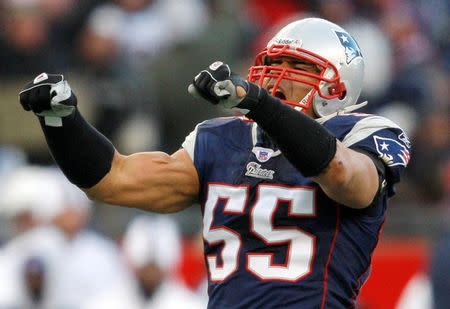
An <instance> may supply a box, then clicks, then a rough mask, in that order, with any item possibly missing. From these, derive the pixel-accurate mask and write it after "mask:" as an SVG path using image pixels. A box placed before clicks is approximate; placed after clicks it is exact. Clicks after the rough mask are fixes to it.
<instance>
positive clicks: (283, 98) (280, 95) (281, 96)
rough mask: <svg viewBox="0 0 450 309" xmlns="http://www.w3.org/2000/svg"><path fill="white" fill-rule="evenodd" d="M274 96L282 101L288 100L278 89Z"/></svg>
mask: <svg viewBox="0 0 450 309" xmlns="http://www.w3.org/2000/svg"><path fill="white" fill-rule="evenodd" d="M273 96H274V97H276V98H278V99H280V100H286V96H285V95H284V93H283V92H282V91H280V90H278V89H277V91H276V92H275V94H274V95H273Z"/></svg>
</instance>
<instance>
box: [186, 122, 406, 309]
mask: <svg viewBox="0 0 450 309" xmlns="http://www.w3.org/2000/svg"><path fill="white" fill-rule="evenodd" d="M322 125H323V126H325V127H326V128H327V129H328V130H329V131H330V132H331V133H332V134H334V135H335V136H336V137H337V138H338V139H339V140H340V141H342V142H343V143H344V144H345V145H346V146H348V147H351V148H353V149H356V150H358V149H359V150H362V151H365V152H371V153H373V154H374V155H376V156H378V157H379V158H381V160H382V161H383V162H384V163H385V165H386V169H387V173H386V174H387V175H386V176H387V190H385V193H384V195H383V196H382V197H381V198H379V199H378V200H377V203H376V204H375V205H373V206H371V207H369V208H367V209H363V210H355V209H351V208H348V207H345V206H343V205H340V204H338V203H337V202H335V201H333V200H331V199H330V198H328V197H327V196H326V195H325V193H324V192H323V191H322V190H321V189H320V187H319V186H318V185H317V184H316V183H314V182H312V181H311V180H310V179H309V178H306V177H304V176H303V175H302V174H301V173H300V172H299V171H298V170H296V169H295V168H294V167H293V166H292V165H291V164H290V162H289V161H288V160H287V159H286V158H285V157H284V156H283V154H282V153H281V152H280V151H279V150H278V149H277V147H276V145H274V144H273V142H272V141H271V139H270V138H269V137H268V136H267V135H266V134H265V133H264V132H263V131H262V130H261V129H260V128H259V127H258V126H257V124H256V123H255V122H249V121H245V120H244V119H243V118H239V117H230V118H218V119H213V120H208V121H205V122H203V123H201V124H199V125H197V127H196V128H195V130H194V131H193V132H192V133H191V134H190V135H189V136H188V137H187V138H186V140H185V142H184V143H183V147H184V148H185V149H186V150H187V151H188V153H189V155H190V156H191V158H192V159H193V162H194V165H195V167H196V169H197V171H198V174H199V177H200V184H201V190H200V195H199V200H200V202H201V205H202V212H203V237H204V248H205V261H206V265H207V268H208V274H209V287H208V294H209V308H349V307H350V308H351V307H353V306H354V304H355V299H356V296H357V295H358V292H359V290H360V288H361V285H362V284H363V283H364V281H365V280H366V279H367V276H368V274H369V269H370V260H371V255H372V252H373V250H374V248H375V246H376V244H377V241H378V235H379V232H380V229H381V226H382V224H383V222H384V217H385V210H386V203H387V199H388V197H389V196H391V195H393V194H394V188H393V186H394V184H395V183H396V182H398V181H399V179H400V174H401V172H402V170H403V169H404V168H405V167H406V165H407V163H408V160H409V147H410V145H409V142H408V139H407V137H406V135H405V133H404V132H403V131H402V130H401V129H400V128H399V127H398V126H397V125H395V124H394V123H393V122H391V121H389V120H387V119H385V118H382V117H379V116H373V115H367V114H346V115H338V116H335V117H332V118H330V119H327V120H324V121H322Z"/></svg>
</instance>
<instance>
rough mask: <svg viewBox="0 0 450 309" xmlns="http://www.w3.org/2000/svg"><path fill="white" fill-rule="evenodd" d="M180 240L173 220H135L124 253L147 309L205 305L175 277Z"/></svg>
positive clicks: (202, 306)
mask: <svg viewBox="0 0 450 309" xmlns="http://www.w3.org/2000/svg"><path fill="white" fill-rule="evenodd" d="M180 250H181V239H180V235H179V231H178V227H177V225H176V224H175V222H174V221H172V220H171V219H170V217H166V216H159V215H158V216H146V215H141V216H138V217H136V218H135V219H134V220H133V221H132V222H131V223H130V224H129V226H128V228H127V230H126V232H125V235H124V238H123V251H124V254H125V256H126V258H127V260H128V261H129V263H130V265H131V267H132V268H133V270H134V273H135V276H136V278H137V280H138V282H139V286H140V287H141V295H142V303H143V307H142V308H145V309H168V308H180V309H197V308H205V307H206V302H203V300H202V298H200V297H199V296H197V295H195V294H194V293H192V292H191V291H189V290H188V289H187V288H186V287H185V286H184V285H183V284H182V283H181V282H178V281H177V280H176V278H175V277H174V271H175V270H176V267H177V264H178V263H179V258H180V254H181V252H180Z"/></svg>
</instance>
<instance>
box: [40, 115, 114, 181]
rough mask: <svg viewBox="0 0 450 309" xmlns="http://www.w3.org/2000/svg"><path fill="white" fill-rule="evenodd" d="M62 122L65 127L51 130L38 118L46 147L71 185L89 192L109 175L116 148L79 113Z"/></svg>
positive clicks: (64, 118) (51, 128)
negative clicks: (87, 189) (88, 189)
mask: <svg viewBox="0 0 450 309" xmlns="http://www.w3.org/2000/svg"><path fill="white" fill-rule="evenodd" d="M62 119H63V125H62V127H50V126H47V125H45V122H44V118H43V117H39V121H40V123H41V127H42V130H43V131H44V134H45V139H46V140H47V144H48V146H49V148H50V151H51V153H52V155H53V158H54V160H55V161H56V163H57V164H58V165H59V167H60V168H61V170H62V171H63V173H64V174H65V175H66V177H67V178H68V179H69V180H70V182H72V183H73V184H75V185H77V186H78V187H80V188H90V187H92V186H94V185H95V184H96V183H98V182H99V181H100V180H101V179H102V178H103V177H104V176H105V175H106V174H107V173H108V172H109V171H110V169H111V164H112V159H113V157H114V152H115V149H114V146H113V145H112V144H111V142H110V141H109V140H108V139H107V138H106V137H104V136H103V135H102V134H101V133H100V132H98V131H97V130H96V129H95V128H94V127H93V126H91V125H90V124H89V123H88V122H87V121H86V120H85V119H84V118H83V116H81V114H80V113H79V112H78V110H77V109H76V110H75V112H74V113H73V114H72V115H70V116H67V117H63V118H62Z"/></svg>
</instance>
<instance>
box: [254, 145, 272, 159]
mask: <svg viewBox="0 0 450 309" xmlns="http://www.w3.org/2000/svg"><path fill="white" fill-rule="evenodd" d="M252 152H253V153H254V154H255V156H256V159H257V160H258V161H259V162H267V161H269V159H270V158H271V157H272V155H273V153H274V151H273V150H272V149H270V148H263V147H253V149H252Z"/></svg>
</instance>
